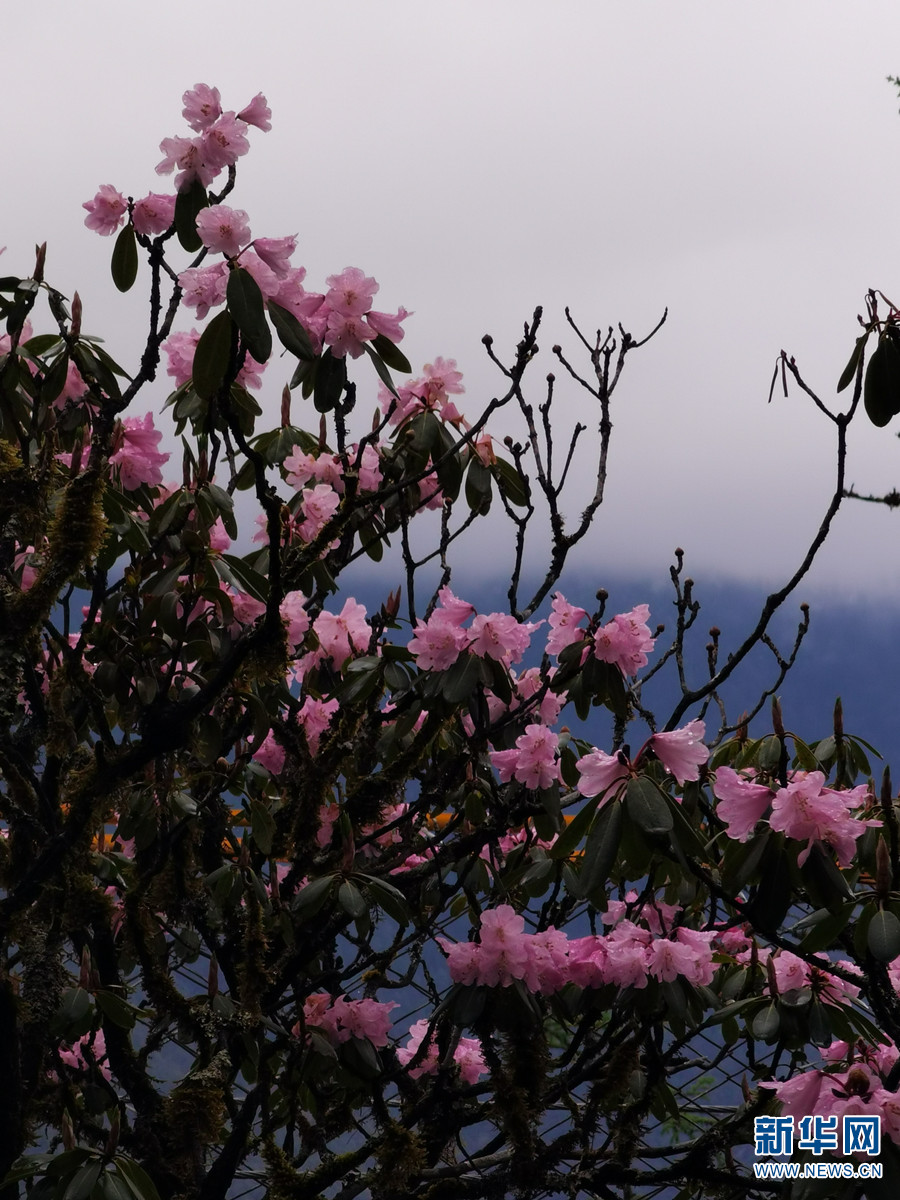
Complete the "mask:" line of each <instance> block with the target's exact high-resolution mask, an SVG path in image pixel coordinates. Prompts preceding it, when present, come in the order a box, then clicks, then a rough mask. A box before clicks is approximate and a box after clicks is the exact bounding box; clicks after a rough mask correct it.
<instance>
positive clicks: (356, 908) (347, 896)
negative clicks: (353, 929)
mask: <svg viewBox="0 0 900 1200" xmlns="http://www.w3.org/2000/svg"><path fill="white" fill-rule="evenodd" d="M338 904H340V906H341V908H342V909H343V910H344V912H345V913H346V914H347V916H348V917H353V919H354V920H356V918H357V917H361V916H362V915H363V913H364V912H367V911H368V906H367V904H366V902H365V900H364V899H363V894H362V892H361V891H360V890H359V888H358V887H357V886H356V884H355V883H352V882H351V881H350V880H349V879H345V880H344V882H343V883H342V884H341V886H340V887H339V888H338Z"/></svg>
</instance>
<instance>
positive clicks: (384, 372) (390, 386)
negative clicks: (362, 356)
mask: <svg viewBox="0 0 900 1200" xmlns="http://www.w3.org/2000/svg"><path fill="white" fill-rule="evenodd" d="M363 349H364V350H365V352H366V354H368V356H369V358H371V360H372V366H373V367H374V368H375V373H376V375H377V376H378V378H379V379H380V380H381V382H382V383H383V384H384V386H385V387H386V388H387V390H388V391H389V392H390V393H391V395H392V396H396V395H397V389H396V387H395V386H394V381H393V379H391V373H390V371H389V370H388V369H387V367H386V366H385V365H384V362H383V360H382V358H381V355H379V354H376V353H375V351H374V350H373V349H372V347H371V346H370V345H369V343H368V342H363Z"/></svg>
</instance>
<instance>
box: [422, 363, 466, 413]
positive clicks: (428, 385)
mask: <svg viewBox="0 0 900 1200" xmlns="http://www.w3.org/2000/svg"><path fill="white" fill-rule="evenodd" d="M423 370H424V372H425V378H424V380H423V384H424V393H425V395H424V397H423V399H424V400H425V403H426V404H427V405H428V406H429V407H434V406H435V405H438V404H440V403H442V402H443V401H445V400H446V399H447V396H448V395H460V394H462V393H463V392H464V391H465V390H466V389H465V388H464V387H463V385H462V371H457V369H456V359H455V358H441V357H440V356H438V357H437V358H436V359H435V360H434V362H433V363H426V364H425V366H424V368H423Z"/></svg>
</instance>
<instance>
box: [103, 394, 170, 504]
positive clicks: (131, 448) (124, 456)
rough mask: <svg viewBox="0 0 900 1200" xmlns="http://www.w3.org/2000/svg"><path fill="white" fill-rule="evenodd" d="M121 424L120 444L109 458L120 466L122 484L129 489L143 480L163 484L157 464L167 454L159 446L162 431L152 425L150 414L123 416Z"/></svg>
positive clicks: (163, 461)
mask: <svg viewBox="0 0 900 1200" xmlns="http://www.w3.org/2000/svg"><path fill="white" fill-rule="evenodd" d="M123 426H124V428H123V431H122V444H121V445H120V447H119V449H118V450H117V451H116V452H115V454H113V455H111V456H110V460H109V461H110V463H111V464H113V465H114V466H117V467H118V468H119V480H120V482H121V484H122V487H123V488H125V489H126V490H127V491H132V490H133V489H134V488H138V487H140V486H141V484H143V483H147V484H149V485H150V486H151V487H154V486H155V485H157V484H160V483H162V471H160V467H162V466H164V465H165V463H167V462H168V461H169V455H168V454H162V453H161V452H160V451H159V449H158V447H159V443H160V441H161V440H162V434H161V433H159V432H158V431H157V430H156V429H155V428H154V425H153V414H152V413H145V414H144V416H143V417H126V418H125V420H124V422H123Z"/></svg>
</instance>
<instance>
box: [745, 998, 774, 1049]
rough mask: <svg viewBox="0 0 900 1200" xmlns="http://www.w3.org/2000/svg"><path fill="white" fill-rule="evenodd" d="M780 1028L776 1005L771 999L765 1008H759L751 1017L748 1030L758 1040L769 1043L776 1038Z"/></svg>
mask: <svg viewBox="0 0 900 1200" xmlns="http://www.w3.org/2000/svg"><path fill="white" fill-rule="evenodd" d="M780 1028H781V1017H780V1016H779V1013H778V1005H777V1004H775V1002H774V1001H773V1002H772V1003H771V1004H767V1005H766V1006H765V1008H761V1009H760V1010H759V1012H758V1013H757V1014H756V1016H755V1017H754V1018H753V1023H752V1024H751V1026H750V1032H751V1033H752V1034H753V1036H754V1037H755V1038H758V1039H759V1040H760V1041H762V1042H770V1043H771V1042H774V1041H776V1040H777V1038H778V1031H779V1029H780Z"/></svg>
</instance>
